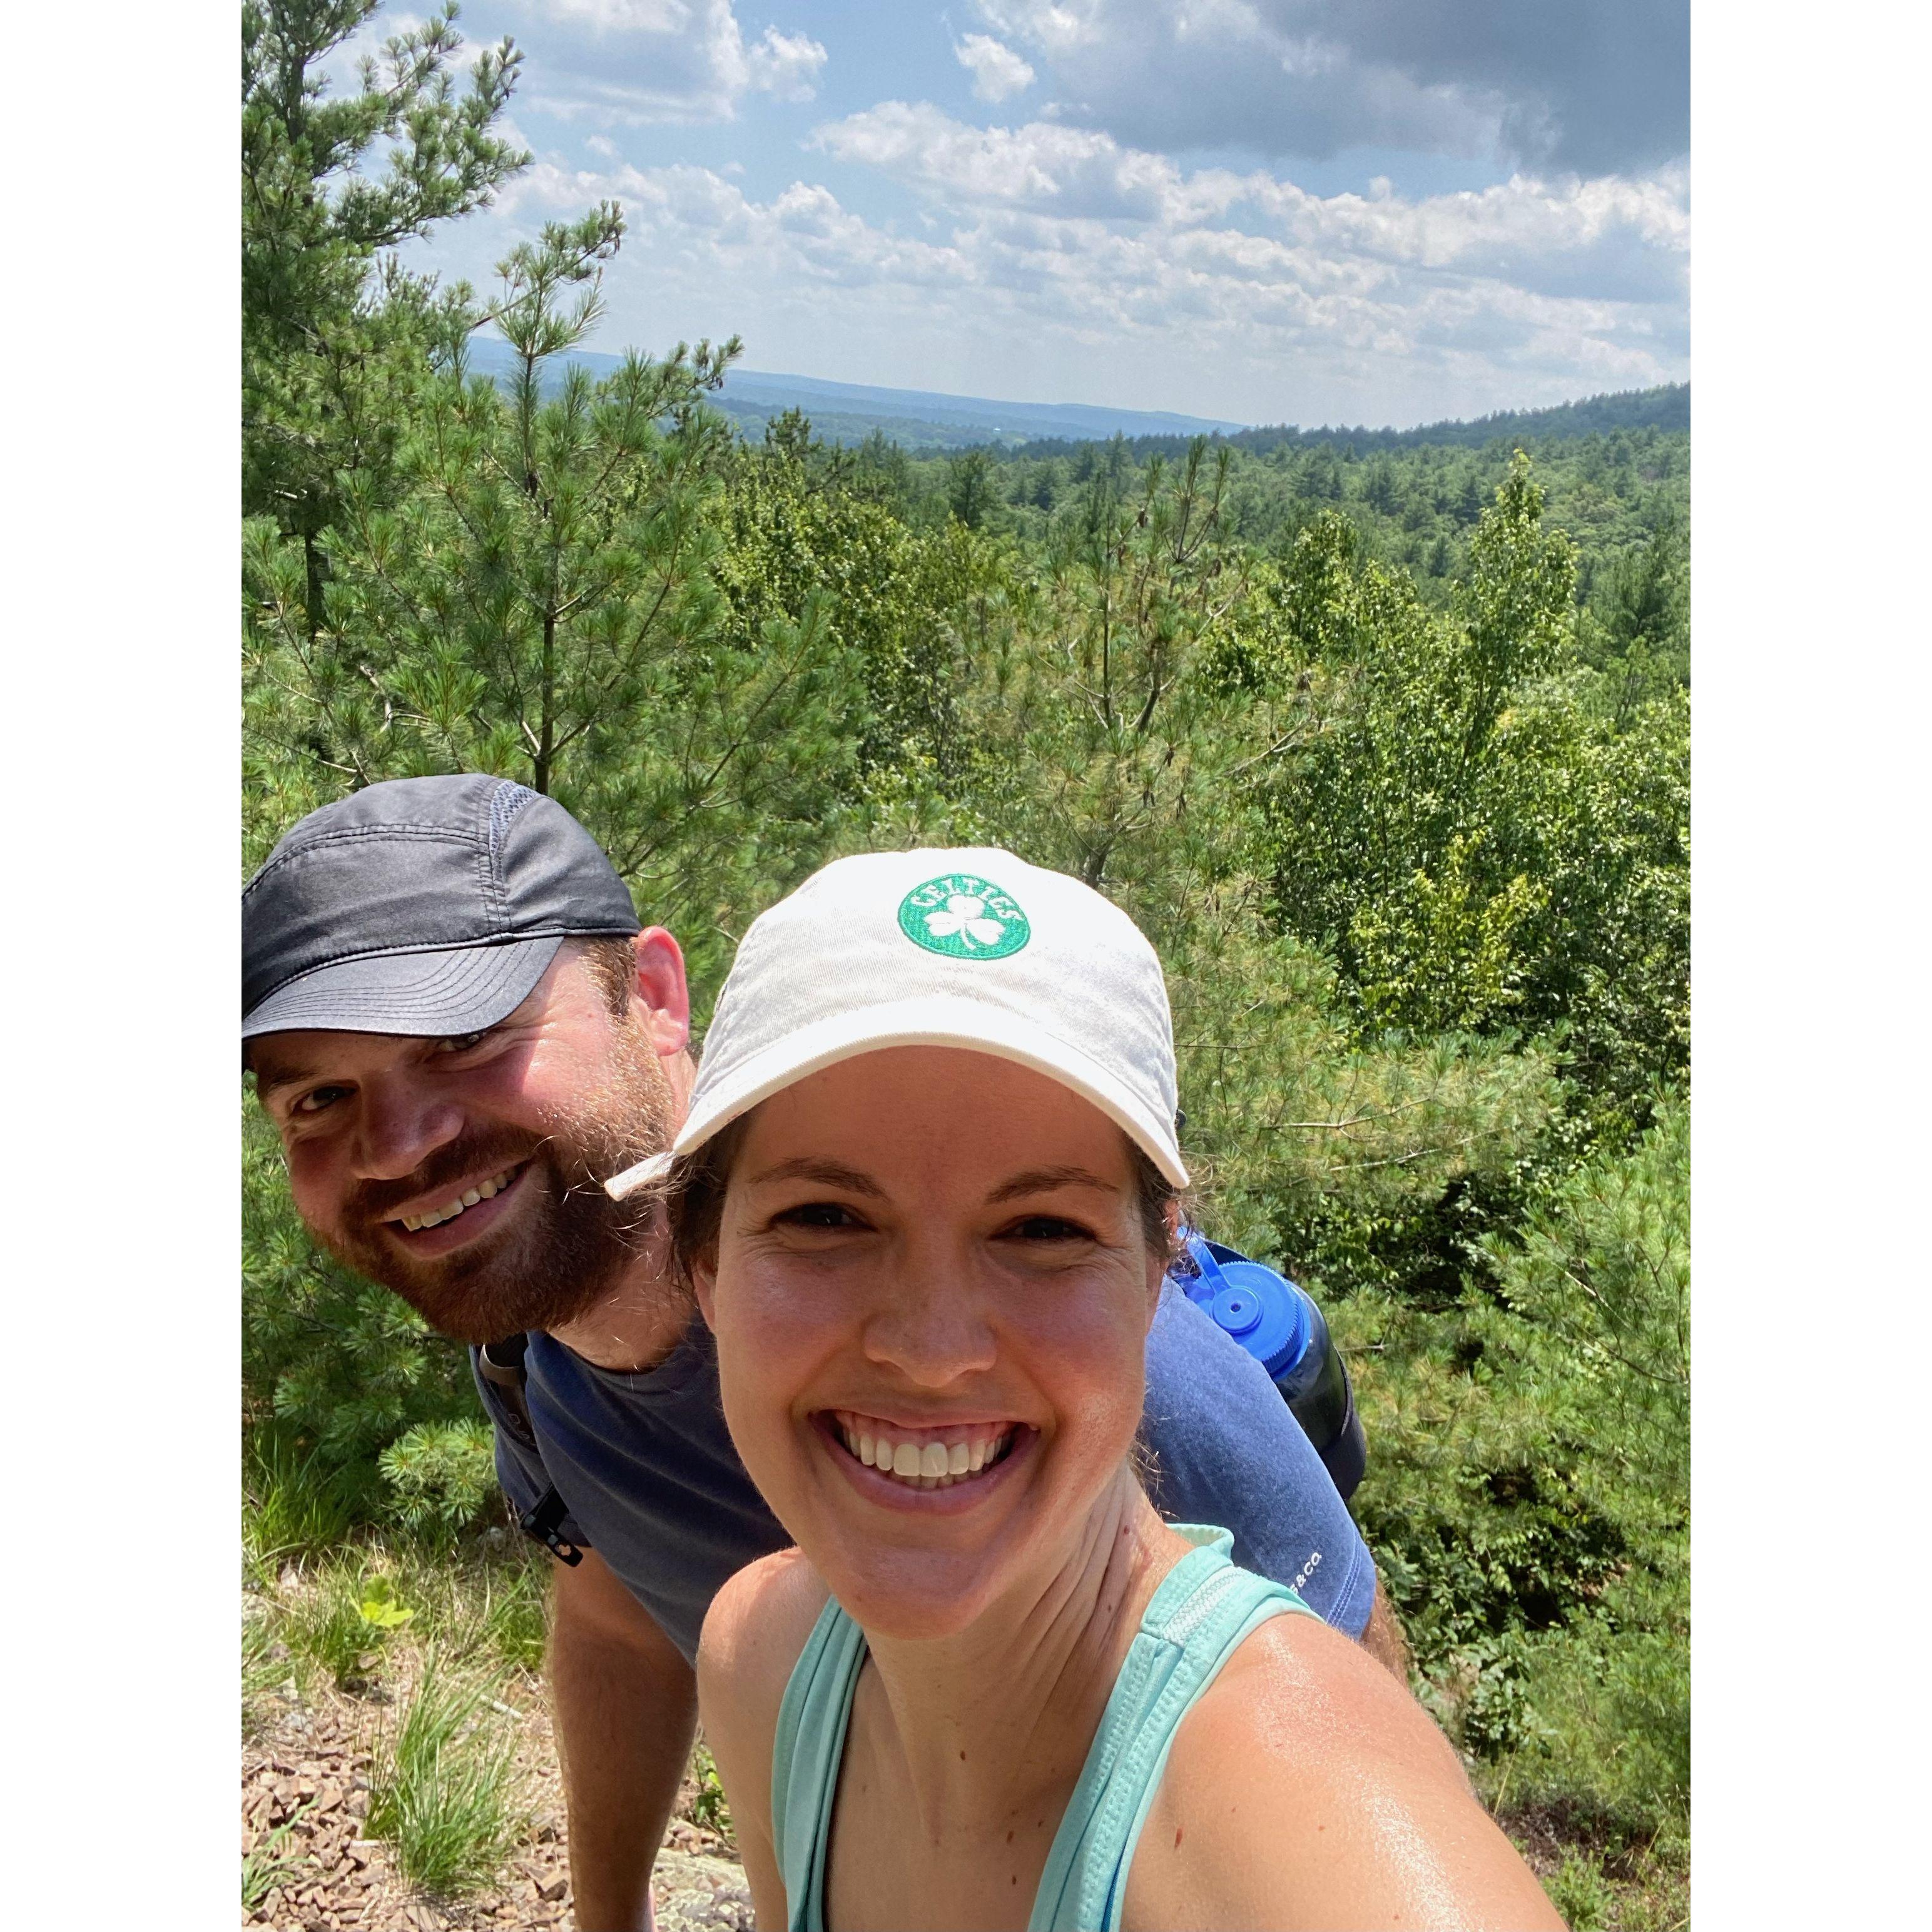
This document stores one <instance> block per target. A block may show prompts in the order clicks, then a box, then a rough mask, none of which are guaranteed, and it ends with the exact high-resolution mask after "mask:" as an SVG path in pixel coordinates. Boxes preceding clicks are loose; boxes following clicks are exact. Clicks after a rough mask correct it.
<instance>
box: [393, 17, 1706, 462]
mask: <svg viewBox="0 0 1932 1932" xmlns="http://www.w3.org/2000/svg"><path fill="white" fill-rule="evenodd" d="M410 17H411V16H410V13H409V12H408V10H407V6H406V5H403V4H398V5H392V6H391V7H388V8H386V9H385V10H384V11H383V13H379V14H378V15H377V17H376V19H375V21H374V23H372V27H373V31H374V37H377V38H380V37H381V35H382V34H383V33H384V32H386V31H394V29H395V26H396V25H397V24H398V23H403V22H405V21H407V20H409V19H410ZM463 30H464V31H465V32H466V34H468V35H469V37H470V38H471V39H472V40H475V41H483V40H494V39H496V38H497V37H499V36H501V35H502V34H505V33H508V34H511V35H513V36H514V38H515V40H516V41H517V44H518V45H519V46H521V47H522V48H523V49H524V52H525V55H526V61H525V65H524V69H523V79H522V81H521V83H520V86H519V88H518V89H517V95H516V98H515V100H514V103H513V105H512V109H511V118H512V120H513V121H514V127H515V130H516V132H517V133H518V134H519V135H520V136H521V138H522V139H523V143H524V145H526V147H528V148H529V149H530V150H531V151H532V152H533V154H535V157H536V161H535V165H534V166H532V168H531V169H529V171H528V172H526V174H525V175H523V176H522V177H521V178H520V179H519V180H518V181H517V182H516V183H515V184H513V185H512V186H511V187H510V188H509V190H508V191H507V192H505V194H504V195H503V196H502V198H501V199H500V200H499V203H498V205H496V207H495V208H493V209H491V210H490V211H488V212H487V214H481V215H479V216H476V217H472V218H471V219H469V220H467V221H466V222H464V223H460V224H459V225H458V226H455V227H454V228H452V229H450V230H449V231H448V232H447V233H446V235H445V236H443V238H441V239H439V240H438V241H437V242H435V243H434V244H432V245H429V246H428V247H426V248H423V249H421V250H419V251H416V254H415V256H414V257H413V260H415V262H416V264H417V265H418V266H434V267H436V268H438V269H441V270H443V271H444V272H446V273H449V274H451V275H466V276H468V277H469V278H470V279H471V280H472V281H475V282H476V283H477V284H478V286H479V287H485V286H487V284H488V283H489V281H490V270H491V265H492V264H493V262H494V261H495V260H496V259H497V258H498V257H500V256H501V254H502V253H503V251H505V248H507V247H508V245H510V244H511V242H513V241H514V240H516V239H520V237H522V236H526V235H528V234H530V233H533V232H534V231H535V229H536V228H538V226H540V225H541V223H543V222H544V220H553V219H556V218H557V217H561V216H565V215H568V214H574V213H577V212H578V211H581V210H582V209H583V208H586V207H587V206H588V205H589V204H590V203H592V202H594V201H596V200H598V199H602V198H604V197H614V198H615V199H617V200H619V201H620V202H622V203H623V205H624V207H625V212H626V214H627V216H628V217H629V220H630V223H631V226H630V232H629V235H628V239H627V241H626V243H625V248H624V251H623V252H622V255H621V256H620V257H619V260H617V262H616V263H615V264H613V267H612V269H611V270H610V274H609V275H608V278H607V283H606V294H607V300H608V305H609V306H608V314H607V318H606V320H605V321H604V323H603V325H602V326H601V329H600V330H599V332H598V336H597V338H596V339H595V341H594V342H593V343H592V344H591V345H590V346H592V347H597V348H601V349H604V350H617V349H620V348H622V347H626V346H631V345H634V346H636V347H639V348H642V349H646V350H661V349H662V348H664V347H667V346H668V345H669V344H671V343H672V342H674V341H677V340H679V339H681V338H682V339H693V338H697V337H698V336H701V335H708V336H710V337H712V338H717V337H719V336H723V335H730V334H733V333H736V334H737V335H741V336H742V338H744V341H745V357H744V360H745V364H746V365H747V366H748V367H750V368H755V369H763V370H773V371H784V372H785V373H787V374H798V375H807V376H816V377H829V378H832V379H834V380H841V381H847V382H861V383H886V384H890V385H895V386H902V387H905V388H910V389H942V390H952V391H956V392H962V393H967V394H971V395H986V396H995V397H999V398H1013V399H1016V400H1022V401H1040V402H1085V403H1096V404H1110V405H1113V406H1115V407H1127V408H1144V409H1165V410H1181V411H1186V412H1190V413H1194V414H1197V415H1202V416H1215V417H1222V418H1228V419H1235V420H1238V421H1242V422H1298V423H1304V424H1314V423H1320V422H1369V423H1375V424H1381V423H1395V424H1407V423H1413V422H1422V421H1427V420H1430V419H1434V418H1438V417H1442V416H1469V415H1475V414H1479V413H1484V412H1485V411H1487V410H1495V409H1501V408H1509V407H1533V406H1535V405H1538V404H1544V403H1549V402H1553V401H1562V400H1564V399H1565V398H1570V397H1573V396H1578V395H1588V394H1591V393H1593V392H1596V391H1598V390H1602V389H1631V388H1637V387H1643V386H1648V385H1649V384H1652V383H1661V382H1669V381H1676V380H1682V378H1683V377H1685V375H1686V374H1688V358H1689V226H1690V181H1689V166H1688V140H1689V135H1688V130H1689V107H1688V93H1689V73H1688V69H1689V56H1688V5H1686V4H1685V0H1568V3H1567V4H1565V5H1561V6H1558V5H1552V4H1550V0H1345V4H1337V0H952V4H950V5H945V6H933V5H929V4H926V0H892V3H891V4H883V5H866V6H859V5H831V4H824V0H819V4H805V0H771V4H758V0H472V4H470V5H467V6H466V7H465V8H464V12H463Z"/></svg>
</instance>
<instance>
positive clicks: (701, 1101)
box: [604, 847, 1187, 1197]
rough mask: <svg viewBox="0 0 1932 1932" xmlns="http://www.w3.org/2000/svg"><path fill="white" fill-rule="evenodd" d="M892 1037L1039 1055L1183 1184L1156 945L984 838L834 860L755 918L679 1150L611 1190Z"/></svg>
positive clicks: (1023, 1060)
mask: <svg viewBox="0 0 1932 1932" xmlns="http://www.w3.org/2000/svg"><path fill="white" fill-rule="evenodd" d="M891 1046H960V1047H967V1048H970V1049H973V1050H974V1051H975V1052H980V1053H990V1054H993V1055H997V1056H998V1058H1001V1059H1003V1060H1011V1061H1017V1062H1018V1063H1019V1064H1020V1065H1021V1066H1022V1067H1031V1068H1033V1069H1034V1071H1035V1072H1036V1073H1043V1074H1045V1075H1046V1076H1047V1077H1048V1078H1049V1079H1052V1080H1057V1081H1058V1082H1060V1083H1061V1085H1062V1086H1064V1087H1067V1088H1071V1089H1072V1090H1073V1092H1075V1093H1076V1094H1079V1095H1080V1096H1081V1097H1082V1099H1083V1100H1089V1101H1091V1103H1093V1104H1094V1106H1097V1107H1098V1108H1099V1109H1100V1111H1101V1112H1103V1114H1105V1115H1106V1116H1107V1117H1108V1118H1109V1119H1110V1120H1112V1121H1114V1122H1115V1124H1117V1125H1118V1127H1120V1128H1121V1130H1123V1131H1124V1133H1126V1134H1127V1136H1128V1137H1129V1138H1130V1139H1131V1140H1132V1141H1133V1142H1134V1144H1135V1145H1136V1146H1137V1147H1139V1148H1140V1149H1141V1151H1142V1152H1143V1153H1144V1154H1146V1156H1147V1157H1148V1159H1149V1160H1151V1161H1152V1162H1153V1163H1154V1166H1156V1167H1157V1168H1158V1169H1160V1172H1162V1173H1163V1175H1166V1178H1168V1179H1169V1181H1172V1182H1173V1183H1174V1184H1175V1186H1176V1187H1186V1186H1187V1167H1186V1166H1185V1165H1184V1163H1183V1162H1182V1160H1181V1148H1180V1145H1179V1144H1178V1141H1177V1140H1176V1138H1175V1105H1176V1095H1175V1070H1174V1026H1173V1021H1172V1018H1171V1016H1170V1015H1169V1010H1168V1004H1167V986H1166V981H1165V980H1163V977H1162V975H1161V970H1160V960H1159V959H1157V957H1156V956H1155V954H1154V948H1153V947H1151V946H1150V945H1149V944H1148V942H1147V940H1146V938H1145V937H1144V936H1143V935H1142V932H1141V930H1140V929H1139V927H1138V926H1136V925H1135V923H1134V922H1133V920H1132V919H1130V918H1129V917H1128V916H1127V914H1126V913H1124V912H1123V911H1121V909H1120V908H1119V907H1118V906H1116V905H1113V904H1110V903H1109V901H1107V900H1106V899H1104V898H1102V897H1101V896H1100V894H1099V893H1098V892H1095V891H1094V889H1093V888H1092V887H1091V886H1086V885H1083V884H1082V883H1081V882H1080V881H1079V880H1078V879H1073V878H1069V877H1067V875H1066V874H1064V873H1062V872H1049V871H1043V870H1042V869H1041V868H1040V867H1039V866H1037V865H1028V863H1027V862H1026V861H1025V859H1019V858H1016V857H1015V856H1013V853H1010V852H1002V851H1000V850H997V849H995V848H994V847H969V848H966V849H963V850H947V851H913V852H870V853H865V854H864V855H863V856H860V857H857V858H852V859H837V860H835V861H834V862H833V863H832V864H831V865H826V866H825V867H823V868H822V869H821V870H820V871H817V872H814V874H812V875H811V877H810V878H808V880H805V883H804V884H803V885H802V886H799V888H798V889H797V890H796V892H793V893H792V894H791V895H790V896H789V897H788V898H783V899H781V900H780V901H778V904H776V905H775V906H773V907H772V908H771V910H769V912H766V913H762V914H760V916H759V917H758V918H757V919H754V920H753V921H752V922H751V929H750V930H749V931H748V932H746V934H745V937H744V939H743V941H742V943H741V944H740V945H739V948H738V956H737V958H736V960H735V961H734V962H733V965H732V968H731V973H730V977H729V978H728V979H727V980H726V981H725V983H724V991H723V992H722V993H721V994H720V995H718V1007H717V1010H716V1012H715V1014H714V1015H713V1016H712V1022H711V1029H710V1031H709V1034H707V1036H706V1039H705V1043H704V1056H703V1061H702V1063H701V1064H700V1066H699V1068H698V1072H697V1084H696V1085H695V1086H694V1088H693V1089H692V1091H691V1109H690V1112H688V1114H687V1115H686V1116H685V1122H684V1125H683V1127H682V1128H681V1129H680V1130H679V1133H678V1136H677V1138H676V1140H675V1141H674V1142H673V1143H672V1145H671V1150H670V1154H659V1155H656V1156H655V1157H652V1159H651V1160H647V1161H644V1162H641V1163H639V1165H638V1166H635V1167H633V1168H629V1169H626V1170H625V1172H623V1173H622V1174H619V1175H614V1176H613V1178H611V1179H610V1180H609V1181H607V1182H606V1183H605V1184H604V1185H605V1187H607V1189H608V1190H609V1191H610V1193H612V1194H613V1195H616V1196H620V1197H621V1196H623V1195H625V1194H628V1193H631V1192H633V1191H634V1190H635V1189H637V1188H638V1187H642V1186H643V1185H645V1184H646V1183H647V1182H649V1181H654V1180H657V1179H658V1178H661V1176H662V1175H663V1174H664V1172H665V1171H666V1169H667V1168H668V1167H669V1166H670V1161H671V1160H672V1159H673V1157H675V1156H677V1155H679V1154H689V1153H691V1151H693V1150H694V1149H695V1148H700V1147H702V1146H703V1145H704V1143H705V1142H706V1141H708V1140H709V1139H711V1137H712V1136H713V1135H714V1134H715V1133H718V1131H719V1130H720V1129H721V1128H723V1127H726V1126H728V1125H729V1124H730V1122H731V1121H734V1120H736V1118H738V1117H739V1115H741V1114H744V1113H747V1112H749V1111H750V1110H751V1109H752V1108H754V1107H755V1106H757V1104H758V1103H759V1102H760V1100H765V1099H767V1098H768V1097H769V1096H771V1095H772V1094H775V1093H777V1092H778V1091H780V1090H781V1088H786V1087H789V1086H791V1085H793V1084H794V1083H795V1082H798V1081H800V1080H802V1079H805V1078H806V1077H807V1076H809V1075H811V1074H814V1073H817V1072H819V1071H820V1069H822V1068H823V1067H831V1066H833V1065H835V1064H837V1063H838V1061H841V1060H850V1059H853V1058H856V1056H858V1055H860V1054H862V1053H874V1052H878V1051H880V1049H883V1048H885V1047H891Z"/></svg>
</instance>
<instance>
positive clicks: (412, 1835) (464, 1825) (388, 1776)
mask: <svg viewBox="0 0 1932 1932" xmlns="http://www.w3.org/2000/svg"><path fill="white" fill-rule="evenodd" d="M490 1703H491V1697H490V1686H489V1683H488V1682H487V1680H485V1679H478V1678H477V1677H474V1676H458V1675H457V1674H456V1673H455V1670H454V1669H453V1667H452V1666H451V1664H449V1661H447V1660H446V1658H444V1657H443V1656H442V1655H440V1654H439V1653H438V1652H437V1650H436V1649H435V1648H434V1646H431V1647H430V1648H428V1649H425V1652H424V1654H423V1666H422V1676H421V1678H420V1679H419V1680H418V1682H417V1685H416V1691H415V1694H414V1695H413V1697H411V1698H410V1702H409V1706H408V1709H407V1710H406V1711H405V1712H404V1714H403V1716H402V1719H401V1722H400V1723H399V1724H398V1725H397V1727H396V1730H395V1734H394V1736H393V1737H392V1739H391V1740H390V1742H389V1745H388V1748H386V1750H385V1751H383V1754H381V1756H380V1759H379V1760H378V1763H377V1766H376V1769H375V1774H374V1776H373V1777H372V1778H371V1793H370V1804H369V1817H368V1831H369V1832H370V1835H371V1836H372V1837H375V1838H383V1839H386V1840H387V1841H389V1843H390V1845H391V1846H392V1847H393V1849H394V1850H395V1858H396V1863H397V1864H398V1867H401V1870H402V1873H403V1875H404V1877H406V1878H407V1879H409V1880H410V1882H411V1883H412V1884H413V1885H418V1886H420V1887H421V1888H422V1890H424V1891H427V1892H429V1893H431V1894H434V1895H437V1896H440V1897H454V1896H456V1895H457V1894H460V1893H462V1892H465V1891H475V1890H477V1889H479V1888H481V1887H482V1886H484V1885H487V1884H489V1883H490V1881H491V1880H492V1879H494V1878H495V1877H496V1876H497V1875H498V1873H499V1872H500V1871H501V1870H502V1867H503V1866H504V1864H505V1863H506V1862H507V1861H508V1858H509V1855H510V1853H511V1851H512V1850H513V1849H514V1848H515V1846H516V1844H517V1841H518V1839H519V1838H520V1835H521V1834H522V1832H523V1830H524V1829H525V1827H526V1824H527V1822H528V1821H527V1820H526V1818H525V1817H524V1816H523V1810H522V1808H521V1807H520V1804H519V1803H518V1802H517V1790H516V1784H517V1774H516V1766H515V1759H514V1745H513V1743H512V1742H511V1739H508V1737H506V1736H504V1735H503V1734H502V1733H501V1731H500V1730H499V1729H497V1728H496V1727H495V1726H494V1725H493V1723H492V1721H491V1719H490Z"/></svg>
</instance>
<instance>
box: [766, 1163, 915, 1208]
mask: <svg viewBox="0 0 1932 1932" xmlns="http://www.w3.org/2000/svg"><path fill="white" fill-rule="evenodd" d="M767 1181H817V1182H818V1183H819V1184H820V1186H822V1187H842V1188H844V1190H846V1191H847V1193H851V1194H863V1195H866V1196H869V1197H870V1198H871V1199H873V1200H874V1201H883V1199H885V1198H886V1190H884V1189H883V1187H880V1185H879V1184H878V1183H877V1181H874V1180H873V1179H872V1178H871V1175H865V1174H861V1173H860V1172H859V1170H858V1169H856V1167H841V1166H839V1164H838V1162H836V1161H835V1160H813V1159H812V1158H811V1157H810V1156H809V1155H808V1154H801V1155H799V1157H796V1159H795V1160H781V1161H780V1162H779V1163H778V1165H777V1166H775V1167H768V1168H766V1169H765V1171H764V1172H763V1173H762V1174H754V1175H753V1176H752V1177H751V1185H752V1186H753V1187H763V1185H764V1184H766V1182H767Z"/></svg>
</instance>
